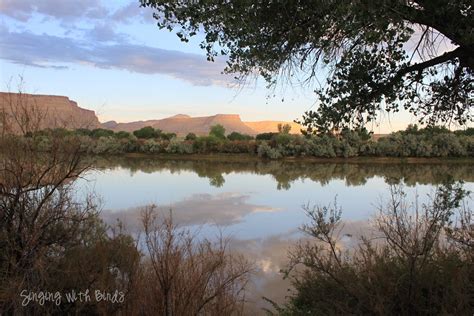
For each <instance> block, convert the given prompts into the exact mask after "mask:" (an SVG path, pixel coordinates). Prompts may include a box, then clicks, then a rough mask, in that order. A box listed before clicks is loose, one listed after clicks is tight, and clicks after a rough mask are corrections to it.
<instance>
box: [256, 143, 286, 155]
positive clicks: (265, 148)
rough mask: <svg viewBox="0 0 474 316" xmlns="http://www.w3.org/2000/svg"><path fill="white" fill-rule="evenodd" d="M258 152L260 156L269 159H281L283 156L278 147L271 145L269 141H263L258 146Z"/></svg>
mask: <svg viewBox="0 0 474 316" xmlns="http://www.w3.org/2000/svg"><path fill="white" fill-rule="evenodd" d="M257 154H258V156H259V157H262V158H268V159H279V158H281V157H282V154H281V152H280V151H279V150H278V149H276V148H272V147H270V146H269V145H268V143H267V142H262V143H261V144H260V145H259V146H258V148H257Z"/></svg>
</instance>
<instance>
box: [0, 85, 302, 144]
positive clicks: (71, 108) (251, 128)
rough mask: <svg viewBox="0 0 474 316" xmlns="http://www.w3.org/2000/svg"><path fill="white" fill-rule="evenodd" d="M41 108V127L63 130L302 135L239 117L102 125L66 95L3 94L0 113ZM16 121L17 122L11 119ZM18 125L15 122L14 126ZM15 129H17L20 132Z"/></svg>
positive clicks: (271, 123)
mask: <svg viewBox="0 0 474 316" xmlns="http://www.w3.org/2000/svg"><path fill="white" fill-rule="evenodd" d="M25 107H27V108H31V109H38V110H39V112H40V113H42V118H43V119H42V122H41V124H40V128H47V127H49V128H55V127H63V128H68V129H76V128H89V129H94V128H99V127H101V128H106V129H111V130H114V131H128V132H132V131H134V130H137V129H140V128H142V127H145V126H152V127H153V128H159V129H161V130H162V131H164V132H168V133H176V134H178V135H180V136H183V135H186V134H187V133H191V132H192V133H195V134H197V135H207V134H208V133H209V129H210V128H211V126H213V125H216V124H221V125H223V126H224V127H225V129H226V133H231V132H239V133H243V134H249V135H256V134H259V133H265V132H276V131H277V130H278V124H290V125H291V127H292V128H291V132H292V133H299V132H300V129H301V126H300V125H298V124H296V123H293V122H284V121H260V122H243V121H242V120H241V119H240V116H239V115H238V114H216V115H212V116H202V117H191V116H189V115H186V114H177V115H174V116H171V117H168V118H164V119H158V120H146V121H135V122H128V123H117V122H116V121H108V122H105V123H102V124H101V123H100V122H99V120H98V118H97V116H96V115H95V113H94V111H91V110H87V109H83V108H81V107H79V106H78V105H77V103H76V102H74V101H72V100H70V99H69V98H68V97H65V96H52V95H37V94H18V93H5V92H0V110H2V111H5V113H7V114H9V115H10V116H11V115H12V114H14V113H19V111H21V109H22V108H25ZM12 121H13V122H14V121H15V120H14V119H12ZM14 124H15V123H14ZM18 128H19V127H18V126H16V127H15V130H19V129H18Z"/></svg>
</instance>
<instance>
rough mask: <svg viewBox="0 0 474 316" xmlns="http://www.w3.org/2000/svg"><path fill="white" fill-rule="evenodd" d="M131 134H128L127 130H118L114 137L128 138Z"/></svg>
mask: <svg viewBox="0 0 474 316" xmlns="http://www.w3.org/2000/svg"><path fill="white" fill-rule="evenodd" d="M131 136H132V134H130V133H129V132H126V131H119V132H117V133H115V137H116V138H118V139H123V138H130V137H131Z"/></svg>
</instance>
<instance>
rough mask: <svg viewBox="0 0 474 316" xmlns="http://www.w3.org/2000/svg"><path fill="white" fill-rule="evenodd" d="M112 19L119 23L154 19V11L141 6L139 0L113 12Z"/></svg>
mask: <svg viewBox="0 0 474 316" xmlns="http://www.w3.org/2000/svg"><path fill="white" fill-rule="evenodd" d="M112 20H113V21H116V22H118V23H129V22H146V21H153V11H152V10H150V9H149V8H143V7H140V4H139V3H138V2H135V1H133V2H130V3H129V4H128V5H126V6H124V7H121V8H120V9H118V10H116V11H115V12H114V13H113V14H112Z"/></svg>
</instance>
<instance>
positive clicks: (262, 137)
mask: <svg viewBox="0 0 474 316" xmlns="http://www.w3.org/2000/svg"><path fill="white" fill-rule="evenodd" d="M275 135H278V133H261V134H257V136H255V139H256V140H272V139H273V136H275Z"/></svg>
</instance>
